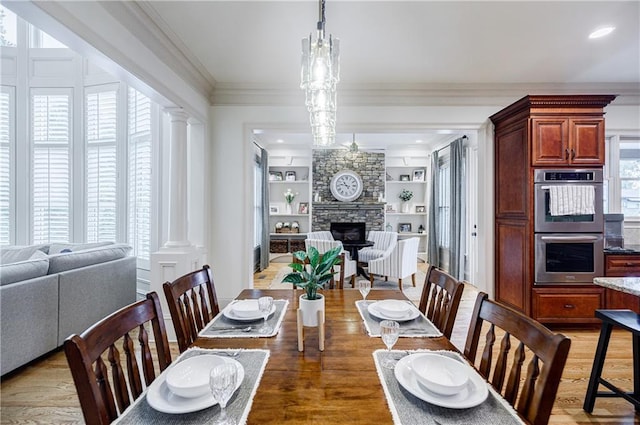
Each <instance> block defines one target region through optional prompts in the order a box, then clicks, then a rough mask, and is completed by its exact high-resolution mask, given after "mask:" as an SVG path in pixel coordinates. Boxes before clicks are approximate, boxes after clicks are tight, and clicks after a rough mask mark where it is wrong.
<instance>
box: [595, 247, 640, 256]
mask: <svg viewBox="0 0 640 425" xmlns="http://www.w3.org/2000/svg"><path fill="white" fill-rule="evenodd" d="M604 253H605V254H619V255H624V254H626V255H629V254H631V255H633V254H640V245H625V246H624V248H605V250H604Z"/></svg>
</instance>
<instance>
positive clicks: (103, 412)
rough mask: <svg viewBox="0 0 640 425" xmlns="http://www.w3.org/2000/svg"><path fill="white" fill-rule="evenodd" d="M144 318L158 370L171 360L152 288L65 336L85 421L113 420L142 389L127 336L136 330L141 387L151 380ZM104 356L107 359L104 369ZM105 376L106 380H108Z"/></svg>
mask: <svg viewBox="0 0 640 425" xmlns="http://www.w3.org/2000/svg"><path fill="white" fill-rule="evenodd" d="M149 322H150V323H151V325H152V328H153V333H154V335H153V339H154V345H155V354H156V355H155V358H157V366H158V369H159V370H160V371H163V370H165V369H166V368H167V367H168V366H169V364H170V363H171V353H170V352H169V342H168V340H167V333H166V330H165V327H164V318H163V317H162V310H161V308H160V300H159V299H158V295H157V294H156V293H155V292H150V293H148V294H147V296H146V299H144V300H141V301H137V302H135V303H133V304H130V305H128V306H126V307H123V308H121V309H120V310H118V311H116V312H115V313H112V314H110V315H109V316H107V317H105V318H104V319H102V320H101V321H99V322H98V323H96V324H95V325H93V326H91V327H90V328H89V329H87V330H86V331H84V332H83V333H82V334H80V335H71V336H70V337H69V338H67V339H66V340H65V342H64V351H65V354H66V357H67V362H68V363H69V368H70V369H71V375H72V376H73V381H74V383H75V386H76V390H77V393H78V398H79V400H80V406H81V408H82V414H83V416H84V420H85V422H86V423H87V424H88V425H94V424H99V425H106V424H109V423H111V422H113V421H114V420H115V419H117V418H118V416H119V415H120V414H122V412H123V411H124V410H125V409H126V408H127V407H128V406H129V405H130V404H131V402H132V401H133V400H134V399H136V398H138V397H139V396H140V394H142V392H143V385H142V377H141V376H140V367H139V364H138V360H137V359H136V355H135V347H134V343H133V341H132V339H131V337H130V335H129V333H130V332H135V331H136V329H137V332H138V341H139V342H140V356H141V359H142V360H141V361H142V366H143V367H142V373H143V374H144V375H145V382H146V383H147V386H148V385H150V384H151V382H153V379H154V378H155V372H154V361H153V358H154V356H152V355H151V350H150V347H149V337H148V335H147V331H146V330H145V327H144V325H145V324H148V323H149ZM120 341H122V342H121V343H122V350H123V352H124V356H121V353H120V351H119V349H118V346H119V344H120ZM123 357H124V359H123ZM105 358H106V360H108V362H109V367H110V369H111V371H110V373H109V370H108V369H107V365H106V364H105ZM123 360H124V363H125V367H124V368H123V365H122V363H123ZM125 368H126V373H125V370H124V369H125ZM109 375H111V377H110V378H109ZM109 379H111V381H112V382H109ZM132 397H133V398H132Z"/></svg>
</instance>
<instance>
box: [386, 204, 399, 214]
mask: <svg viewBox="0 0 640 425" xmlns="http://www.w3.org/2000/svg"><path fill="white" fill-rule="evenodd" d="M385 211H386V212H388V213H394V212H398V204H394V203H390V204H387V206H386V208H385Z"/></svg>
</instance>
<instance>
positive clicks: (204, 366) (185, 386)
mask: <svg viewBox="0 0 640 425" xmlns="http://www.w3.org/2000/svg"><path fill="white" fill-rule="evenodd" d="M223 363H224V359H223V358H222V357H220V356H214V355H210V354H203V355H201V356H195V357H190V358H188V359H186V360H183V361H181V362H179V363H177V364H175V365H174V366H172V367H171V369H169V371H168V372H167V378H166V382H167V387H169V390H171V392H172V393H174V394H176V395H179V396H180V397H185V398H195V397H200V396H202V395H205V394H206V393H207V392H209V372H210V371H211V369H213V368H214V367H216V366H218V365H221V364H223Z"/></svg>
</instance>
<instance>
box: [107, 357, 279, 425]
mask: <svg viewBox="0 0 640 425" xmlns="http://www.w3.org/2000/svg"><path fill="white" fill-rule="evenodd" d="M237 351H238V350H235V349H228V350H207V349H203V348H189V349H188V350H187V351H185V352H184V353H182V354H181V355H180V357H178V358H177V359H176V360H175V361H174V363H173V364H175V363H177V362H179V361H181V360H184V359H187V358H189V357H193V356H198V355H200V354H221V355H225V353H226V354H227V355H229V354H231V353H235V352H237ZM233 358H234V359H235V360H237V361H239V362H240V364H242V366H243V367H244V380H243V381H242V384H241V385H240V387H239V388H238V389H237V390H236V392H235V393H234V394H233V396H232V397H231V400H229V403H228V404H227V408H226V410H227V417H229V418H233V419H234V420H235V421H236V423H237V424H238V425H242V424H245V423H246V422H247V417H248V416H249V411H250V410H251V405H252V404H253V397H254V396H255V394H256V391H257V390H258V385H259V384H260V379H261V378H262V373H263V372H264V369H265V367H266V365H267V361H268V360H269V350H257V349H243V350H241V351H240V354H239V355H238V356H237V357H233ZM170 368H171V366H170V367H168V368H167V369H166V370H165V371H164V372H162V374H160V375H159V376H158V377H156V380H158V379H165V377H166V374H167V372H168V371H169V370H170ZM154 382H155V381H154ZM219 413H220V406H219V405H218V404H216V405H215V406H212V407H209V408H206V409H203V410H200V411H197V412H192V413H183V414H168V413H162V412H158V411H157V410H154V409H153V408H152V407H151V406H149V403H147V398H146V393H145V394H143V395H142V396H140V397H139V398H138V400H136V401H135V403H133V404H132V405H131V406H129V408H128V409H127V410H125V411H124V412H123V414H122V415H120V417H119V418H118V419H117V420H116V421H114V422H113V423H114V424H115V423H118V424H135V425H146V424H169V425H173V424H175V425H184V424H187V425H188V424H194V425H195V424H198V425H201V424H206V423H213V421H214V419H215V418H216V417H217V415H218V414H219Z"/></svg>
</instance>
